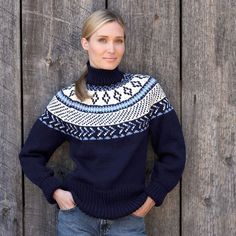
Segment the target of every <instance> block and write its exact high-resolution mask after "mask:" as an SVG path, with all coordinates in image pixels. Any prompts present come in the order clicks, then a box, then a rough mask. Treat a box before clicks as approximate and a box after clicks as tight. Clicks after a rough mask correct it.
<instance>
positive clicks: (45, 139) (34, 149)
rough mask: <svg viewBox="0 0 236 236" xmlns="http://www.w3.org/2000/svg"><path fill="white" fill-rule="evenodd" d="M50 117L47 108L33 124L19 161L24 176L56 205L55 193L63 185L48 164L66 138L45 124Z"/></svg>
mask: <svg viewBox="0 0 236 236" xmlns="http://www.w3.org/2000/svg"><path fill="white" fill-rule="evenodd" d="M54 98H55V96H54ZM52 100H53V99H52ZM52 100H51V102H52ZM49 105H50V103H49ZM49 105H48V106H49ZM48 117H49V111H48V110H47V108H46V109H45V111H44V113H43V114H42V115H41V116H40V117H39V118H38V119H37V120H36V121H35V123H34V124H33V126H32V128H31V130H30V133H29V135H28V137H27V139H26V141H25V143H24V145H23V147H22V149H21V151H20V153H19V159H20V164H21V166H22V170H23V172H24V174H25V175H26V176H27V177H28V178H29V179H30V180H31V181H32V182H33V183H34V184H36V185H37V186H38V187H40V188H41V189H42V191H43V193H44V195H45V197H46V199H47V201H48V202H49V203H51V204H54V203H56V201H55V199H54V198H53V197H52V195H53V192H54V191H55V190H56V189H57V188H60V186H61V185H62V183H61V181H60V179H59V178H56V177H55V176H54V172H53V170H52V169H51V168H49V167H47V166H46V164H47V162H48V161H49V159H50V157H51V155H52V154H53V152H54V151H55V150H56V149H57V147H58V146H60V145H61V144H62V143H63V142H64V141H65V140H66V137H65V134H64V133H62V132H61V131H59V130H55V129H54V128H52V127H50V126H48V125H46V124H45V123H43V120H44V119H47V118H48ZM51 123H53V122H51Z"/></svg>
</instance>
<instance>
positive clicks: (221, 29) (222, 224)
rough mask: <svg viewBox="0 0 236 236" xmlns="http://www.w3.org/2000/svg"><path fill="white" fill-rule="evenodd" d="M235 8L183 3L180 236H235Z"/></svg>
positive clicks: (230, 4) (232, 4) (229, 4)
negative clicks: (184, 161) (185, 156)
mask: <svg viewBox="0 0 236 236" xmlns="http://www.w3.org/2000/svg"><path fill="white" fill-rule="evenodd" d="M235 15H236V5H235V1H233V0H229V1H224V0H219V1H210V0H206V1H205V0H204V1H203V0H201V1H193V0H192V1H183V16H182V22H183V73H182V74H183V126H184V130H185V135H186V140H187V148H188V161H187V168H186V171H185V174H184V177H183V194H182V196H183V198H182V203H183V205H182V207H183V218H182V232H183V234H182V235H183V236H189V235H204V236H208V235H217V236H223V235H229V236H233V235H236V227H235V226H236V190H235V186H236V165H235V163H236V150H235V148H236V143H235V140H236V126H235V124H236V116H235V114H236V89H235V74H236V66H235V61H236V57H235V52H236V37H235V29H236V21H235Z"/></svg>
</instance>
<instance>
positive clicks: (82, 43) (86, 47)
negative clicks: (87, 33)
mask: <svg viewBox="0 0 236 236" xmlns="http://www.w3.org/2000/svg"><path fill="white" fill-rule="evenodd" d="M81 45H82V47H83V49H84V50H88V40H87V39H86V38H82V39H81Z"/></svg>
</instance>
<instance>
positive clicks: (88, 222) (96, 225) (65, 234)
mask: <svg viewBox="0 0 236 236" xmlns="http://www.w3.org/2000/svg"><path fill="white" fill-rule="evenodd" d="M105 235H106V236H146V235H147V234H146V232H145V222H144V217H139V216H134V215H128V216H124V217H120V218H118V219H115V220H108V219H101V218H96V217H92V216H89V215H87V214H86V213H84V212H83V211H81V210H80V209H79V207H78V206H75V207H74V208H72V209H69V210H61V209H60V210H59V212H58V218H57V236H105Z"/></svg>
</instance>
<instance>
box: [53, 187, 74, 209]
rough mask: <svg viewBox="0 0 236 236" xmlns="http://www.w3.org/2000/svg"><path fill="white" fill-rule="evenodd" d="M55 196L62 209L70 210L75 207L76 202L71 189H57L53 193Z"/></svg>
mask: <svg viewBox="0 0 236 236" xmlns="http://www.w3.org/2000/svg"><path fill="white" fill-rule="evenodd" d="M53 198H54V199H55V200H56V202H57V204H58V205H59V207H60V209H62V210H69V209H71V208H73V207H75V205H76V203H75V201H74V199H73V196H72V194H71V192H70V191H65V190H63V189H57V190H55V191H54V193H53Z"/></svg>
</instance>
